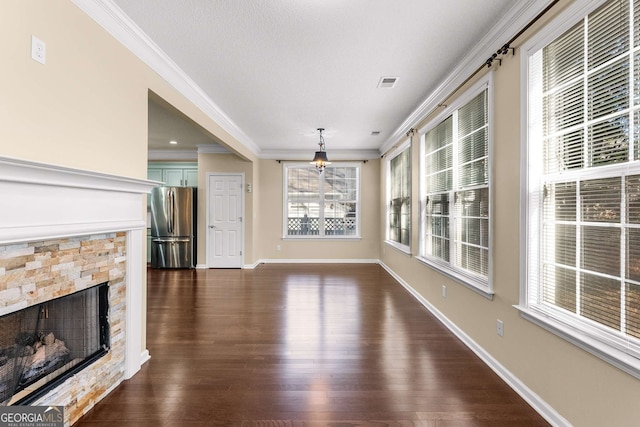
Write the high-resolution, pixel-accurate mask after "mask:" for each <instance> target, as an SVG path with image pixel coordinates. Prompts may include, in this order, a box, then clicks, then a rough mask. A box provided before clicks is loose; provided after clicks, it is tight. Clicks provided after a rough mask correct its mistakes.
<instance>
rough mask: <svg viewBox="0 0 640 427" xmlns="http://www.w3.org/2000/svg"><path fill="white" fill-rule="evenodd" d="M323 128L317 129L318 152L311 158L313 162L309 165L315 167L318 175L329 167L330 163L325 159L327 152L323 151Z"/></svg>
mask: <svg viewBox="0 0 640 427" xmlns="http://www.w3.org/2000/svg"><path fill="white" fill-rule="evenodd" d="M323 131H324V128H318V132H320V142H319V143H318V145H319V146H320V150H318V151H316V155H315V156H313V160H312V161H311V162H310V164H312V165H315V166H316V169H318V173H322V172H324V167H325V166H327V165H330V164H331V162H330V161H329V159H327V152H326V151H324V137H323V136H322V132H323Z"/></svg>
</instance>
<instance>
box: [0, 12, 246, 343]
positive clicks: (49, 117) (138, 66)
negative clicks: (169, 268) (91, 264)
mask: <svg viewBox="0 0 640 427" xmlns="http://www.w3.org/2000/svg"><path fill="white" fill-rule="evenodd" d="M1 9H2V10H1V12H0V55H1V57H2V67H0V94H1V95H0V156H8V157H15V158H20V159H26V160H32V161H38V162H44V163H51V164H55V165H61V166H68V167H73V168H79V169H86V170H92V171H97V172H103V173H109V174H115V175H120V176H126V177H133V178H146V176H147V99H148V96H149V91H153V92H154V93H156V94H157V95H158V96H159V97H161V98H162V99H164V100H166V101H167V102H169V103H170V104H171V105H173V106H174V107H176V108H177V109H179V110H180V111H181V112H183V113H184V114H185V115H186V116H188V117H189V118H191V119H192V120H194V121H195V122H196V123H198V124H199V125H200V126H202V127H203V128H204V129H205V130H206V131H207V132H209V133H211V134H212V135H215V136H216V139H217V141H219V142H220V143H222V144H223V145H226V146H228V147H229V148H231V149H232V150H237V152H238V153H240V155H242V156H243V157H244V158H246V159H248V160H250V161H252V160H255V156H254V155H253V154H251V152H250V151H248V150H247V149H246V148H245V147H244V146H242V145H241V144H240V143H238V141H236V140H235V139H234V138H233V137H232V136H231V135H229V134H228V133H227V132H226V131H224V130H223V129H222V128H221V127H220V126H219V125H218V124H217V123H215V122H214V121H213V120H211V119H210V118H209V117H208V116H206V115H205V114H204V113H203V112H202V111H201V110H200V109H199V108H197V107H196V106H195V105H194V104H193V103H191V102H190V101H189V100H188V99H186V98H185V97H184V96H183V95H181V94H180V93H178V92H177V91H176V90H175V89H173V88H172V87H171V86H170V85H169V84H168V83H167V82H166V81H164V80H163V79H162V78H161V77H160V76H159V75H158V74H157V73H156V72H154V71H153V70H151V69H150V68H149V67H147V66H146V65H145V64H144V63H143V62H142V61H140V60H139V59H138V58H137V57H135V56H134V55H133V54H132V53H131V52H130V51H129V50H127V49H126V48H125V47H124V46H122V45H121V44H120V43H119V42H117V41H116V40H115V39H113V38H112V37H111V36H110V35H109V34H108V33H107V32H106V31H105V30H103V29H102V28H101V27H100V26H98V24H96V23H95V22H94V21H93V20H92V19H91V18H90V17H88V16H87V15H86V14H85V13H84V12H82V11H81V10H80V9H79V8H77V7H76V6H75V5H74V4H73V3H72V2H71V1H68V0H55V1H50V0H28V1H22V0H7V1H3V2H2V6H1ZM32 35H35V36H36V37H38V38H39V39H41V40H42V41H44V42H45V43H46V49H47V60H46V64H45V65H43V64H40V63H38V62H36V61H34V60H32V59H31V36H32ZM254 163H255V162H254ZM140 219H141V220H146V200H145V198H144V197H141V199H140ZM145 250H146V249H145ZM143 259H146V256H143ZM142 271H143V275H144V274H145V271H146V269H145V268H143V269H142ZM143 279H145V278H144V277H143ZM145 282H146V280H143V283H145ZM141 304H142V305H143V313H144V312H146V286H145V289H143V300H142V301H141ZM141 322H142V323H143V331H144V330H145V327H144V324H145V323H146V318H143V319H141ZM143 341H144V342H143V343H142V347H143V348H146V340H145V338H143Z"/></svg>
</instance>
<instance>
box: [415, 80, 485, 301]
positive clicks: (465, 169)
mask: <svg viewBox="0 0 640 427" xmlns="http://www.w3.org/2000/svg"><path fill="white" fill-rule="evenodd" d="M488 86H489V84H488V79H487V80H485V81H483V82H481V83H480V84H479V86H478V87H477V88H476V89H475V90H473V89H472V90H470V91H469V92H468V94H467V95H465V96H463V98H462V99H461V100H460V103H459V104H458V105H459V107H456V106H453V111H452V112H448V113H445V115H444V119H442V120H436V122H435V123H436V124H435V125H433V126H432V127H431V128H430V129H429V130H428V131H427V132H426V133H425V134H424V135H423V140H422V156H423V157H422V172H421V181H422V215H423V217H422V221H423V222H422V228H423V231H422V233H421V235H422V241H421V249H420V254H421V257H422V259H423V260H424V261H426V262H427V263H429V264H430V265H432V266H434V267H436V268H439V269H441V270H442V271H444V272H445V273H448V274H450V275H452V276H454V277H455V278H457V279H459V280H460V281H462V282H463V283H464V284H468V285H471V286H472V287H473V288H474V289H479V290H480V291H482V292H483V293H485V294H491V293H492V289H491V284H490V280H489V277H490V270H491V269H490V253H489V239H490V179H489V168H490V162H489V160H490V159H489V89H488ZM470 98H471V99H470Z"/></svg>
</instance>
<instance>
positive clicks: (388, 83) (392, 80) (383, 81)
mask: <svg viewBox="0 0 640 427" xmlns="http://www.w3.org/2000/svg"><path fill="white" fill-rule="evenodd" d="M397 81H398V78H397V77H381V78H380V81H379V82H378V87H380V88H382V87H394V86H395V85H396V82H397Z"/></svg>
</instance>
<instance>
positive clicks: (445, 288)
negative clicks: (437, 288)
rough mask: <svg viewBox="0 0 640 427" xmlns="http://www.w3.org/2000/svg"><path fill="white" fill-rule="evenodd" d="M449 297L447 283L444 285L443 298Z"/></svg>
mask: <svg viewBox="0 0 640 427" xmlns="http://www.w3.org/2000/svg"><path fill="white" fill-rule="evenodd" d="M446 297H447V287H446V286H445V285H442V298H446Z"/></svg>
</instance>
